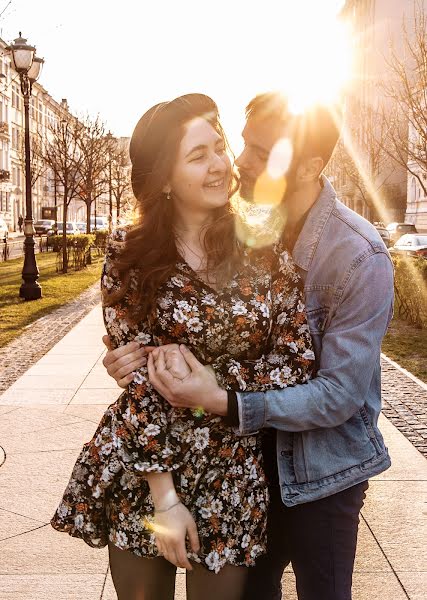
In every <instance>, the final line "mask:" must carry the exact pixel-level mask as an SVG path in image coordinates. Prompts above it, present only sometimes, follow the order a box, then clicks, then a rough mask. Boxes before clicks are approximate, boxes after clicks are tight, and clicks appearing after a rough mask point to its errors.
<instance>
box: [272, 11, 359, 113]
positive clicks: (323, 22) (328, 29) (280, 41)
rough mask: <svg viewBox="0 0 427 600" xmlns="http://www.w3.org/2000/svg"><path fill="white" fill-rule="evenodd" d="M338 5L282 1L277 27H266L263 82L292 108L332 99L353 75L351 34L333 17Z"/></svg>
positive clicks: (337, 95)
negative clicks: (266, 52) (267, 28)
mask: <svg viewBox="0 0 427 600" xmlns="http://www.w3.org/2000/svg"><path fill="white" fill-rule="evenodd" d="M340 5H342V2H338V1H337V0H329V1H328V0H326V1H324V2H318V1H314V0H313V1H310V0H305V1H302V2H299V3H296V2H292V3H291V2H283V3H282V8H281V9H280V12H278V14H277V15H276V16H277V21H278V23H279V24H280V25H279V29H278V30H274V29H273V30H269V31H268V36H269V38H270V39H267V38H266V39H265V47H266V48H268V56H267V57H266V58H267V60H264V69H265V70H264V75H263V85H264V88H265V89H275V90H278V91H281V92H282V93H283V94H284V95H286V97H287V98H288V101H289V107H290V109H291V110H292V112H295V113H300V112H303V111H305V110H306V109H307V108H309V107H310V106H312V105H313V104H319V103H320V104H333V103H335V102H336V101H337V100H338V99H339V98H340V96H341V95H342V93H343V90H344V88H345V86H346V85H347V84H348V83H349V81H350V79H351V76H352V67H353V53H352V35H351V29H350V25H349V24H348V23H346V22H344V21H343V20H341V19H340V18H339V17H338V15H337V11H338V9H339V8H340ZM280 28H282V31H281V34H280ZM266 84H267V85H266Z"/></svg>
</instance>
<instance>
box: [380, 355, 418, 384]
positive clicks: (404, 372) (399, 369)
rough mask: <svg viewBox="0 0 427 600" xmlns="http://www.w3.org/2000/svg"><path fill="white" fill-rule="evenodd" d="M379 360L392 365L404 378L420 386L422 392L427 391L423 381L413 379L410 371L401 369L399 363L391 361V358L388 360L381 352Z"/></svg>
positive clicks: (416, 378) (413, 376)
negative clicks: (381, 359)
mask: <svg viewBox="0 0 427 600" xmlns="http://www.w3.org/2000/svg"><path fill="white" fill-rule="evenodd" d="M381 358H383V359H384V360H385V361H387V362H388V363H389V364H390V365H392V366H393V367H395V368H396V369H397V370H398V371H400V372H401V373H403V375H406V377H409V378H410V379H412V381H414V382H415V383H417V384H418V385H419V386H420V388H422V389H423V390H425V391H427V383H424V381H421V379H418V377H415V375H413V374H412V373H411V372H410V371H407V370H406V369H404V368H403V367H401V366H400V365H399V363H397V362H395V361H394V360H392V359H391V358H389V357H388V356H387V355H386V354H383V353H382V352H381Z"/></svg>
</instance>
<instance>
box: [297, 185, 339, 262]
mask: <svg viewBox="0 0 427 600" xmlns="http://www.w3.org/2000/svg"><path fill="white" fill-rule="evenodd" d="M322 185H323V187H322V191H321V192H320V194H319V197H318V199H317V200H316V202H315V203H314V205H313V207H312V209H311V210H310V212H309V213H308V216H307V219H306V221H305V223H304V226H303V228H302V231H301V233H300V235H299V237H298V239H297V241H296V244H295V247H294V250H293V253H292V256H293V259H294V262H295V264H296V265H298V267H300V268H301V269H303V270H304V271H308V270H309V268H310V265H311V261H312V260H313V256H314V253H315V252H316V248H317V245H318V243H319V239H320V236H321V233H322V231H323V228H324V227H325V225H326V223H327V221H328V219H329V217H330V214H331V212H332V211H333V209H334V206H335V201H336V192H335V190H334V188H333V187H332V184H331V183H330V182H329V180H328V179H327V178H326V177H325V176H324V175H322Z"/></svg>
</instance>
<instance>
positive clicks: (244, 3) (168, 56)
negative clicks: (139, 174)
mask: <svg viewBox="0 0 427 600" xmlns="http://www.w3.org/2000/svg"><path fill="white" fill-rule="evenodd" d="M342 4H343V1H342V0H341V1H340V0H321V1H319V0H294V1H290V0H275V1H274V0H261V1H259V0H258V1H254V0H216V1H215V2H212V1H210V2H207V1H206V0H198V1H196V0H150V1H148V0H115V1H112V0H72V1H65V0H11V2H9V0H0V12H1V11H2V10H3V9H5V10H4V12H3V14H2V16H1V17H0V37H1V38H2V39H3V40H5V41H7V42H10V41H12V40H13V39H14V38H16V37H17V36H18V32H19V31H21V32H22V35H23V37H26V38H27V39H28V42H29V43H31V44H33V45H35V46H36V48H37V55H38V56H41V57H43V58H44V59H45V65H44V68H43V72H42V74H41V77H40V80H39V81H40V83H41V84H42V85H43V86H44V87H45V88H46V89H47V90H48V92H49V93H50V94H51V95H52V96H53V97H54V98H55V99H56V100H58V101H60V100H61V98H67V100H68V103H69V106H70V109H71V110H72V111H73V112H75V113H78V114H82V113H86V112H88V113H89V114H92V115H95V114H98V113H99V114H100V115H101V117H102V118H103V120H104V121H105V122H106V124H107V128H108V129H111V131H112V132H113V134H114V135H116V136H130V135H131V133H132V130H133V128H134V126H135V124H136V122H137V121H138V119H139V118H140V117H141V115H142V114H143V113H144V112H145V111H146V110H147V109H148V108H149V107H150V106H152V105H153V104H156V103H157V102H161V101H164V100H171V99H172V98H174V97H176V96H179V95H180V94H185V93H189V92H201V93H205V94H208V95H210V96H212V98H213V99H214V100H215V101H216V102H217V104H218V106H219V109H220V113H221V116H222V119H223V123H224V125H225V129H226V131H227V133H228V135H229V138H230V140H231V143H232V146H233V147H234V149H235V150H236V151H237V150H238V149H239V148H238V146H239V144H240V135H239V133H240V130H241V128H242V124H243V115H244V107H245V105H246V104H247V102H248V101H249V100H250V99H251V97H252V96H254V95H255V94H256V93H259V92H262V91H265V90H268V89H278V88H282V87H283V88H284V89H285V90H286V86H288V85H291V87H292V88H293V91H294V92H295V93H296V96H298V95H299V98H300V99H301V98H303V99H306V98H307V97H309V96H310V94H311V93H312V89H313V88H317V90H318V91H320V90H325V89H326V90H327V89H330V88H331V86H330V85H329V84H328V83H327V78H328V77H329V78H331V77H332V78H334V77H335V78H336V77H337V73H338V74H340V76H341V71H342V70H343V69H346V68H347V67H346V65H344V63H343V57H344V56H345V53H344V52H340V44H345V41H346V40H345V39H344V40H343V35H344V37H345V35H346V34H345V33H344V34H343V31H342V30H336V29H335V28H334V26H335V23H336V19H335V15H336V14H337V12H338V10H339V8H340V7H341V6H342ZM311 81H314V82H315V85H314V86H313V85H311V83H310V82H311ZM334 83H336V82H334ZM332 87H333V86H332Z"/></svg>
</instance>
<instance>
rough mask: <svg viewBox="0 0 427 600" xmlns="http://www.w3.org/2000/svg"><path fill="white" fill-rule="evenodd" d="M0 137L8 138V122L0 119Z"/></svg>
mask: <svg viewBox="0 0 427 600" xmlns="http://www.w3.org/2000/svg"><path fill="white" fill-rule="evenodd" d="M0 138H3V139H7V140H8V139H9V123H6V121H0Z"/></svg>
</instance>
